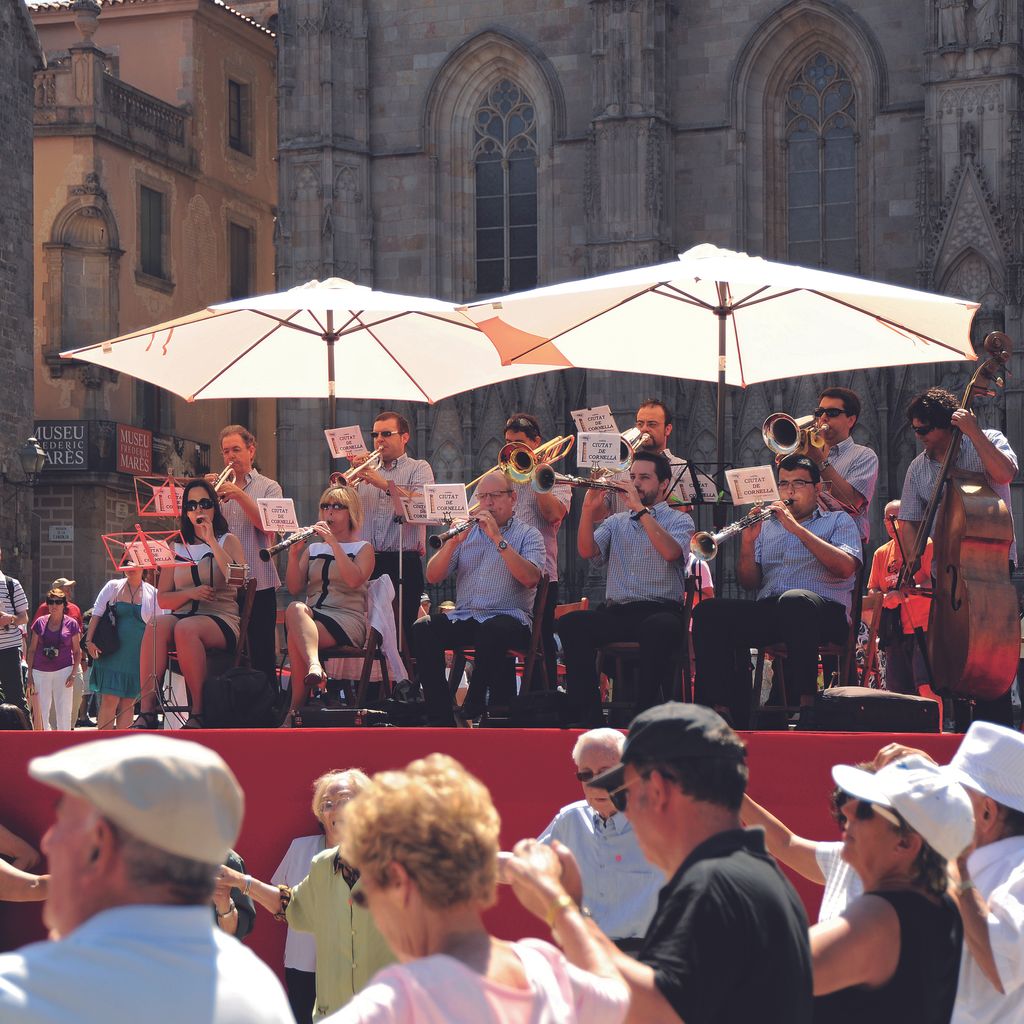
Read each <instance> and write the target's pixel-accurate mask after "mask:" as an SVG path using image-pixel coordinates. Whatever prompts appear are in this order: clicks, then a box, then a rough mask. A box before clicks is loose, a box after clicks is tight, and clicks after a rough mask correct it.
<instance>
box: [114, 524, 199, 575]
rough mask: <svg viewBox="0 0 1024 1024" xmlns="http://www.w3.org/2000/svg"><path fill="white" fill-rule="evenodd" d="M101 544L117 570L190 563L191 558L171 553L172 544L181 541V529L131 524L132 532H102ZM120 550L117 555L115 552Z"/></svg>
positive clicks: (154, 567) (160, 567)
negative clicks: (133, 525)
mask: <svg viewBox="0 0 1024 1024" xmlns="http://www.w3.org/2000/svg"><path fill="white" fill-rule="evenodd" d="M102 540H103V546H104V547H105V548H106V549H107V554H108V555H109V556H110V561H111V562H113V563H114V571H115V572H121V571H122V570H123V569H124V568H125V567H126V566H128V565H132V566H135V567H137V568H139V569H165V568H167V567H168V566H173V565H194V564H195V563H194V562H193V561H191V559H183V558H180V557H179V556H177V555H175V553H174V550H173V547H172V545H173V544H175V543H176V542H180V543H181V544H182V545H184V543H185V538H184V537H182V535H181V530H153V531H151V532H150V533H146V531H145V530H143V529H142V527H141V526H139V524H138V523H136V524H135V532H134V533H105V534H103V536H102ZM118 552H120V556H119V555H118Z"/></svg>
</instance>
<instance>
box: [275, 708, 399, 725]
mask: <svg viewBox="0 0 1024 1024" xmlns="http://www.w3.org/2000/svg"><path fill="white" fill-rule="evenodd" d="M390 724H391V722H390V721H389V719H388V714H387V712H386V711H374V710H371V709H370V708H325V707H318V706H317V705H316V704H309V705H307V706H306V707H304V708H302V709H301V710H300V712H299V716H298V720H297V721H296V723H295V725H296V727H297V728H299V729H355V728H360V727H367V726H369V727H371V728H373V727H380V726H384V725H390Z"/></svg>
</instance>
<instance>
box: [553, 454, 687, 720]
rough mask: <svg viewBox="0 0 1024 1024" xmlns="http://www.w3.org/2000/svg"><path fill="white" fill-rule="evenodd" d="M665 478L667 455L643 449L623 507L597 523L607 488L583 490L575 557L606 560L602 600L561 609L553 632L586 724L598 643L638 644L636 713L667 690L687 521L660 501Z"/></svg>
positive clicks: (572, 711)
mask: <svg viewBox="0 0 1024 1024" xmlns="http://www.w3.org/2000/svg"><path fill="white" fill-rule="evenodd" d="M671 480H672V469H671V465H670V464H669V461H668V459H667V458H665V456H664V455H662V454H661V453H659V452H653V451H648V450H646V449H641V450H640V451H639V452H637V454H636V457H635V458H634V459H633V465H632V466H631V467H630V470H629V482H626V481H623V482H622V497H623V500H624V501H625V503H626V506H627V508H628V509H629V511H627V512H616V513H615V514H614V515H611V516H609V517H608V518H607V519H605V520H604V522H602V523H601V524H600V525H599V526H597V527H595V526H594V520H595V517H596V516H599V515H600V509H601V508H602V506H603V496H604V493H605V492H604V491H600V490H588V491H587V496H586V498H585V499H584V501H583V509H582V512H581V514H580V525H579V532H578V534H577V538H576V546H577V549H578V550H579V554H580V557H581V558H588V559H592V560H593V561H595V562H596V563H598V564H607V566H608V582H607V584H606V587H605V603H604V604H603V605H602V606H601V607H600V608H595V609H593V610H588V611H581V612H570V613H569V614H568V615H563V616H562V618H561V619H559V620H558V635H559V636H560V637H561V638H562V651H563V653H564V655H565V674H566V691H567V695H568V705H569V717H570V719H571V720H573V721H580V722H582V723H583V724H584V725H585V726H587V727H590V726H596V725H601V724H602V722H603V718H602V715H601V697H600V693H599V691H598V680H597V666H596V661H595V656H596V653H597V649H598V648H599V647H600V646H601V645H602V644H608V643H617V642H620V641H636V642H638V643H639V644H640V685H639V690H638V691H637V698H636V711H637V712H638V713H639V712H640V711H644V710H646V709H647V708H649V707H653V706H654V705H655V704H658V703H661V701H663V700H670V699H671V698H672V696H673V679H672V673H673V665H674V663H675V661H676V654H677V652H678V650H679V648H680V646H681V644H682V642H683V600H684V591H685V582H686V580H685V573H686V562H687V558H688V556H689V553H690V538H691V536H692V535H693V520H692V519H691V518H690V517H689V516H688V515H687V514H686V513H685V512H676V511H674V510H673V509H671V508H669V506H668V504H667V503H666V500H665V499H666V496H667V493H668V489H669V486H670V485H671Z"/></svg>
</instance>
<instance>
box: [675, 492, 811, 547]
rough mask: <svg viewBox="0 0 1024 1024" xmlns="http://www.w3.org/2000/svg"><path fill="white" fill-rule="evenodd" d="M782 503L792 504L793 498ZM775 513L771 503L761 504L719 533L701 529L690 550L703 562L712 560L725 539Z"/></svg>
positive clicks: (696, 534) (691, 541)
mask: <svg viewBox="0 0 1024 1024" xmlns="http://www.w3.org/2000/svg"><path fill="white" fill-rule="evenodd" d="M782 504H783V505H792V504H793V499H792V498H783V499H782ZM774 514H775V509H773V508H772V507H771V506H770V505H761V506H759V507H758V508H755V509H754V510H753V511H752V512H748V513H747V514H746V515H745V516H744V517H743V518H742V519H737V520H736V522H735V523H730V524H729V525H728V526H726V527H725V528H724V529H722V530H719V531H718V532H717V533H709V532H708V531H707V530H701V532H700V533H695V534H694V535H693V536H692V537H691V538H690V551H691V552H692V553H693V554H694V555H696V556H697V557H698V558H699V559H700V560H701V561H702V562H710V561H711V560H712V559H713V558H714V557H715V555H717V554H718V547H719V545H720V544H721V543H722V542H723V541H726V540H731V539H732V538H733V537H735V536H736V535H737V534H738V533H742V532H743V531H744V530H746V529H747V528H748V527H750V526H756V525H757V524H758V523H763V522H764V521H765V520H766V519H771V517H772V516H773V515H774Z"/></svg>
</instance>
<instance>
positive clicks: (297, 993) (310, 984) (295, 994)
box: [284, 967, 316, 1024]
mask: <svg viewBox="0 0 1024 1024" xmlns="http://www.w3.org/2000/svg"><path fill="white" fill-rule="evenodd" d="M284 987H285V988H286V989H287V990H288V1003H289V1005H290V1006H291V1008H292V1015H293V1016H294V1017H295V1024H311V1021H312V1020H313V1011H314V1010H315V1009H316V975H315V974H314V973H313V972H312V971H300V970H298V969H297V968H295V967H286V968H285V969H284Z"/></svg>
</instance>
